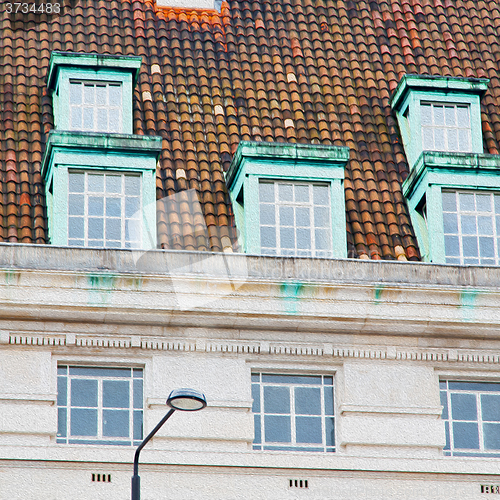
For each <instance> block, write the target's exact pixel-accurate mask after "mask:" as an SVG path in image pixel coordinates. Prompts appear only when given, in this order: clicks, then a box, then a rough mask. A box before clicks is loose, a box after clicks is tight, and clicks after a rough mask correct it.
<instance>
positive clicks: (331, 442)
mask: <svg viewBox="0 0 500 500" xmlns="http://www.w3.org/2000/svg"><path fill="white" fill-rule="evenodd" d="M325 427H326V429H325V432H326V446H335V421H334V419H333V418H326V419H325Z"/></svg>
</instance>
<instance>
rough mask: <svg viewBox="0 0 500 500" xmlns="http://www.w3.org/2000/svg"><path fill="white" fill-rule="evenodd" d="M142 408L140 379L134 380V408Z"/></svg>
mask: <svg viewBox="0 0 500 500" xmlns="http://www.w3.org/2000/svg"><path fill="white" fill-rule="evenodd" d="M143 406H144V400H143V394H142V379H135V380H134V408H142V407H143Z"/></svg>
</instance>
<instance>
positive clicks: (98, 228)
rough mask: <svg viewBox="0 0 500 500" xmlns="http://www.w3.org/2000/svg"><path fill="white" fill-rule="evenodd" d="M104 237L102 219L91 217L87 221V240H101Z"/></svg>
mask: <svg viewBox="0 0 500 500" xmlns="http://www.w3.org/2000/svg"><path fill="white" fill-rule="evenodd" d="M103 236H104V219H101V218H99V219H97V218H94V217H92V218H91V219H89V238H90V239H93V240H102V239H103Z"/></svg>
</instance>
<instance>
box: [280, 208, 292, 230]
mask: <svg viewBox="0 0 500 500" xmlns="http://www.w3.org/2000/svg"><path fill="white" fill-rule="evenodd" d="M279 213H280V225H282V226H293V225H294V217H293V207H280V212H279Z"/></svg>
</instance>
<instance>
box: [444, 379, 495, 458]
mask: <svg viewBox="0 0 500 500" xmlns="http://www.w3.org/2000/svg"><path fill="white" fill-rule="evenodd" d="M448 382H455V383H456V382H459V383H460V382H462V383H488V384H496V385H498V391H479V390H472V389H471V390H459V389H450V388H449V386H448ZM444 384H446V388H445V387H444ZM455 391H459V393H460V394H474V395H475V397H476V409H477V420H458V419H456V420H453V418H452V405H451V393H453V392H455ZM439 392H440V398H441V404H442V406H443V414H444V412H445V409H446V408H447V413H448V415H447V418H444V417H443V414H442V415H441V419H442V420H444V422H445V433H446V446H445V447H444V449H443V454H444V455H445V456H448V457H451V456H455V457H456V456H459V457H496V458H500V449H498V450H491V451H487V450H486V449H485V447H484V430H483V424H484V423H489V422H492V423H493V421H483V420H482V408H481V403H480V395H481V394H495V395H499V396H500V380H499V379H498V378H485V377H484V375H482V376H481V375H478V376H474V374H470V373H468V374H464V375H463V376H457V375H454V376H447V375H444V374H443V375H440V376H439ZM444 398H446V404H447V406H446V407H445V406H444V405H443V402H444ZM478 403H479V404H478ZM453 421H457V422H477V424H478V436H479V449H468V448H455V446H454V436H453V428H452V422H453ZM495 423H497V422H496V421H495ZM498 425H499V427H500V421H498Z"/></svg>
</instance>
